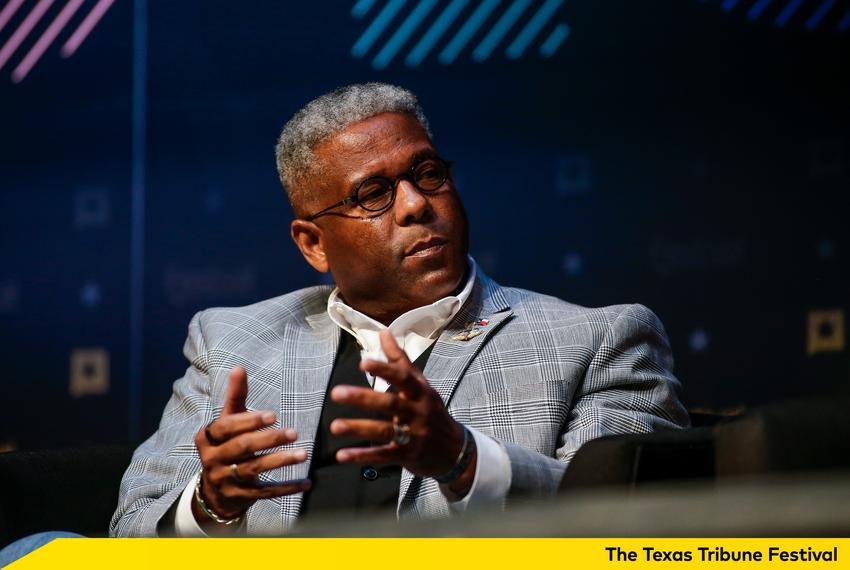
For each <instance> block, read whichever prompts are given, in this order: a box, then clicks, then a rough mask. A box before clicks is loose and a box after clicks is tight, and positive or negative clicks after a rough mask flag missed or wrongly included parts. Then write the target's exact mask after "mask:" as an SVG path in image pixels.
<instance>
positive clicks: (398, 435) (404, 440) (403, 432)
mask: <svg viewBox="0 0 850 570" xmlns="http://www.w3.org/2000/svg"><path fill="white" fill-rule="evenodd" d="M393 441H394V442H396V445H399V446H405V445H407V444H408V443H410V426H409V425H407V424H403V423H401V422H399V421H396V420H393Z"/></svg>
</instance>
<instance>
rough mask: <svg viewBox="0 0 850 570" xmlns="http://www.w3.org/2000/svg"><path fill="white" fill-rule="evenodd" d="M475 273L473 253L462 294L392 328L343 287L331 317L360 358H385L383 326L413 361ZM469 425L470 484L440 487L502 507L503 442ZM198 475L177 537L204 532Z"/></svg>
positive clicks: (505, 483) (179, 512)
mask: <svg viewBox="0 0 850 570" xmlns="http://www.w3.org/2000/svg"><path fill="white" fill-rule="evenodd" d="M475 273H476V266H475V261H473V259H472V258H471V257H470V258H469V276H468V277H467V280H466V284H465V285H464V287H463V289H462V290H461V291H460V293H458V294H457V295H449V296H448V297H444V298H443V299H440V300H439V301H436V302H434V303H431V304H430V305H426V306H424V307H418V308H416V309H412V310H410V311H408V312H406V313H404V314H403V315H400V316H399V317H398V318H396V319H395V320H394V321H393V322H392V323H390V326H389V327H387V326H385V325H383V324H381V323H379V322H378V321H376V320H375V319H373V318H371V317H369V316H367V315H364V314H363V313H361V312H360V311H358V310H356V309H354V308H352V307H350V306H348V305H347V304H346V303H345V301H343V299H342V297H341V296H340V293H339V289H334V290H333V292H332V293H331V295H330V297H328V316H329V317H330V319H331V320H332V321H333V322H334V323H335V324H336V325H337V326H339V327H340V328H341V329H342V330H343V331H346V332H347V333H349V334H351V335H352V336H353V337H354V338H355V339H356V340H357V343H358V345H359V346H360V348H361V350H360V354H361V356H362V358H364V359H366V358H369V359H372V360H381V361H383V362H386V361H387V357H386V355H385V354H384V351H383V350H382V349H381V342H380V338H379V334H380V332H381V331H382V330H384V329H389V330H390V332H391V333H392V334H393V337H395V340H396V342H397V343H398V345H399V347H400V348H401V349H402V350H403V351H404V352H405V354H407V358H408V359H410V361H411V362H413V361H415V360H416V359H417V358H419V356H420V355H422V353H423V352H425V351H426V350H428V347H430V346H431V345H432V344H433V343H434V342H435V341H436V340H437V338H438V337H439V336H440V333H441V332H442V331H443V329H444V328H445V327H446V325H448V324H449V322H450V321H451V320H452V318H454V316H455V315H456V314H457V312H458V311H459V310H460V308H461V307H462V306H463V304H464V303H465V302H466V301H467V299H469V295H470V294H471V293H472V287H473V285H474V283H475ZM366 378H367V380H368V381H369V384H370V385H371V386H372V388H373V389H375V390H376V391H380V392H385V391H386V390H387V389H388V388H389V386H390V385H389V384H388V383H387V382H386V381H385V380H384V379H383V378H380V377H374V376H372V375H371V374H367V375H366ZM468 429H469V431H470V432H471V433H472V435H473V437H474V438H475V445H476V447H477V453H478V458H477V464H476V467H475V478H474V479H473V482H472V487H471V488H470V490H469V492H468V493H467V494H466V496H465V497H464V498H463V499H461V500H459V501H455V500H453V494H452V492H451V491H450V490H449V489H448V486H447V485H440V490H441V491H442V492H443V494H444V495H445V496H446V498H447V499H448V500H449V507H450V508H451V510H452V511H454V512H457V513H461V512H464V511H466V510H468V509H474V508H477V507H485V506H492V505H499V506H501V505H502V504H503V503H504V500H505V497H506V496H507V494H508V489H509V488H510V486H511V465H510V460H509V459H508V454H507V452H506V451H505V450H504V449H503V448H502V446H501V444H499V442H497V441H496V440H495V439H493V438H491V437H489V436H487V435H484V434H483V433H481V432H479V431H477V430H474V429H472V428H468ZM197 477H198V475H196V476H195V477H193V478H192V480H191V481H189V484H188V485H187V486H186V489H185V490H184V491H183V493H182V495H181V496H180V500H179V502H178V505H177V509H176V516H175V520H174V529H175V532H176V534H177V536H206V535H205V533H204V531H203V530H201V527H200V526H199V525H198V523H197V522H196V521H195V517H194V515H193V514H192V501H193V500H194V489H195V484H196V482H197Z"/></svg>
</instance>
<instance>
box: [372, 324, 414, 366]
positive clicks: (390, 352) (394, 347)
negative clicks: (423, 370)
mask: <svg viewBox="0 0 850 570" xmlns="http://www.w3.org/2000/svg"><path fill="white" fill-rule="evenodd" d="M378 338H380V340H381V349H382V350H383V351H384V354H385V355H386V356H387V360H388V361H389V362H399V363H401V364H404V365H409V364H410V359H409V358H407V355H406V354H405V353H404V351H403V350H402V349H401V347H399V345H398V343H397V342H396V340H395V337H394V336H393V333H391V332H390V331H389V329H384V330H382V331H381V333H380V334H379V335H378Z"/></svg>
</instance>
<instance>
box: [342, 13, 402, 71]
mask: <svg viewBox="0 0 850 570" xmlns="http://www.w3.org/2000/svg"><path fill="white" fill-rule="evenodd" d="M404 2H405V0H390V1H389V2H387V5H386V6H384V9H383V10H381V12H380V13H379V14H378V16H377V17H376V18H375V20H374V21H373V22H372V23H371V24H369V27H368V28H366V31H365V32H363V35H362V36H360V39H358V40H357V41H356V42H355V43H354V45H353V46H351V55H352V56H354V57H363V56H364V55H366V52H367V51H369V48H370V47H372V44H373V43H375V40H377V39H378V36H380V35H381V32H383V31H384V29H386V27H387V26H388V25H389V23H390V22H391V21H392V19H393V18H395V15H396V14H398V11H399V10H401V7H402V6H404Z"/></svg>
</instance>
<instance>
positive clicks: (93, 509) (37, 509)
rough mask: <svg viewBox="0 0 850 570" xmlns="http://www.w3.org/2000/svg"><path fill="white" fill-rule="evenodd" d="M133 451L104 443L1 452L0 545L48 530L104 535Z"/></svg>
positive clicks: (131, 448) (130, 448) (129, 447)
mask: <svg viewBox="0 0 850 570" xmlns="http://www.w3.org/2000/svg"><path fill="white" fill-rule="evenodd" d="M133 449H134V447H133V446H128V445H103V446H92V447H78V448H67V449H53V450H47V451H18V452H12V453H3V454H0V489H1V490H2V491H0V547H2V546H4V545H6V544H8V543H10V542H12V541H14V540H17V539H18V538H21V537H23V536H26V535H29V534H32V533H35V532H41V531H48V530H64V531H69V532H76V533H79V534H83V535H85V536H92V537H96V536H106V535H107V533H108V530H109V519H110V517H111V516H112V513H113V512H114V511H115V507H116V506H117V504H118V487H119V484H120V482H121V476H122V475H123V474H124V471H125V470H126V469H127V466H128V465H129V464H130V457H131V456H132V453H133Z"/></svg>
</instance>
